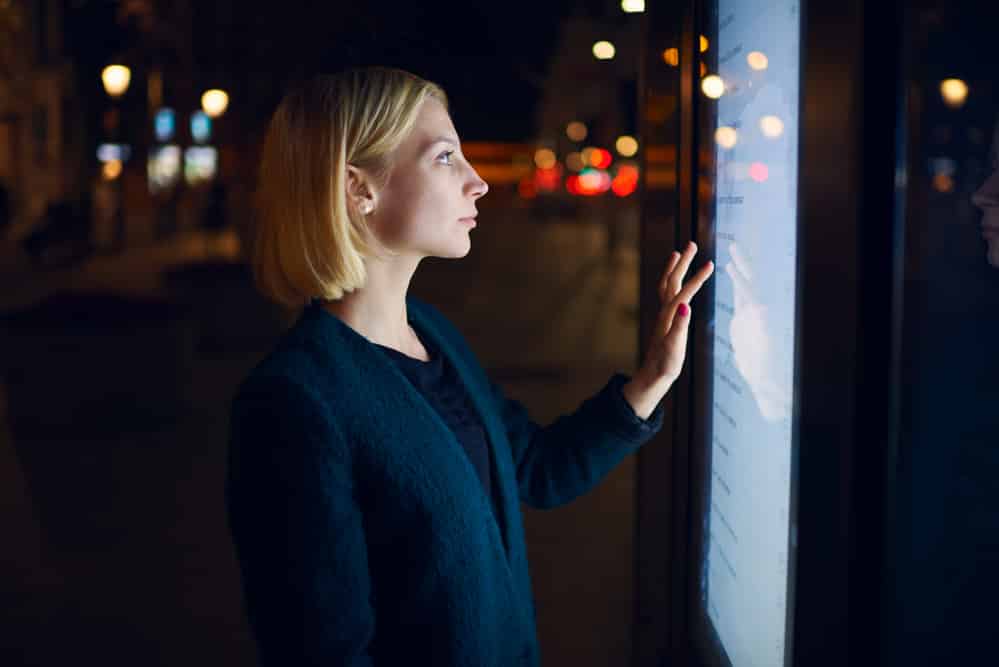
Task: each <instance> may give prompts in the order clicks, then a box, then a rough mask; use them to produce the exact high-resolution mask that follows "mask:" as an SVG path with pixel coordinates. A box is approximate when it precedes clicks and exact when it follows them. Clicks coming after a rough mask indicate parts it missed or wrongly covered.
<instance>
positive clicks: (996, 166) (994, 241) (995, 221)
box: [971, 127, 999, 269]
mask: <svg viewBox="0 0 999 667" xmlns="http://www.w3.org/2000/svg"><path fill="white" fill-rule="evenodd" d="M996 130H997V131H996V135H997V136H996V139H995V140H993V142H992V150H991V152H990V153H989V177H988V178H987V179H986V180H985V183H984V184H983V185H982V187H980V188H979V189H978V192H976V193H975V194H973V195H972V196H971V201H973V202H974V203H975V206H977V207H978V208H980V209H982V213H983V214H984V215H982V236H984V237H985V242H986V243H987V244H988V250H987V253H988V261H989V264H991V265H992V266H994V267H995V268H997V269H999V159H997V151H999V127H997V128H996Z"/></svg>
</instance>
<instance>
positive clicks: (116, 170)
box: [101, 160, 122, 181]
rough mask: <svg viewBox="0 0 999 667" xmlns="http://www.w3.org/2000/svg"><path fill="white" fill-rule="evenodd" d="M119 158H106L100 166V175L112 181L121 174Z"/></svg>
mask: <svg viewBox="0 0 999 667" xmlns="http://www.w3.org/2000/svg"><path fill="white" fill-rule="evenodd" d="M121 168H122V165H121V160H108V161H107V162H105V163H104V165H103V166H102V167H101V176H103V177H104V180H105V181H113V180H114V179H116V178H118V177H119V176H121Z"/></svg>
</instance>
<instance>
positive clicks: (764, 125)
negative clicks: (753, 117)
mask: <svg viewBox="0 0 999 667" xmlns="http://www.w3.org/2000/svg"><path fill="white" fill-rule="evenodd" d="M760 131H761V132H763V136H765V137H767V138H768V139H776V138H777V137H779V136H780V135H782V134H784V121H782V120H781V119H780V118H778V117H777V116H764V117H763V118H761V119H760Z"/></svg>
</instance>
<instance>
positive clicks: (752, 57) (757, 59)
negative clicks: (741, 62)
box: [746, 51, 770, 71]
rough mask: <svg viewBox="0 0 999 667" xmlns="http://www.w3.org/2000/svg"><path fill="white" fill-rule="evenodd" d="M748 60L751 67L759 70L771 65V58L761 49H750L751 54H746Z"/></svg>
mask: <svg viewBox="0 0 999 667" xmlns="http://www.w3.org/2000/svg"><path fill="white" fill-rule="evenodd" d="M746 62H747V63H749V66H750V68H752V69H755V70H757V71H759V70H764V69H766V68H767V67H768V66H769V65H770V59H769V58H767V56H766V55H765V54H764V53H762V52H761V51H750V52H749V55H747V56H746Z"/></svg>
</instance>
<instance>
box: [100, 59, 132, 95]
mask: <svg viewBox="0 0 999 667" xmlns="http://www.w3.org/2000/svg"><path fill="white" fill-rule="evenodd" d="M131 80H132V70H130V69H128V68H127V67H125V66H124V65H108V66H107V67H105V68H104V69H103V70H101V81H102V82H103V83H104V90H105V92H107V94H108V95H110V96H111V97H121V96H122V95H124V94H125V91H126V90H128V84H129V82H130V81H131Z"/></svg>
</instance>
